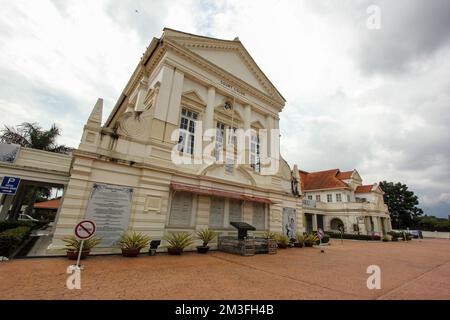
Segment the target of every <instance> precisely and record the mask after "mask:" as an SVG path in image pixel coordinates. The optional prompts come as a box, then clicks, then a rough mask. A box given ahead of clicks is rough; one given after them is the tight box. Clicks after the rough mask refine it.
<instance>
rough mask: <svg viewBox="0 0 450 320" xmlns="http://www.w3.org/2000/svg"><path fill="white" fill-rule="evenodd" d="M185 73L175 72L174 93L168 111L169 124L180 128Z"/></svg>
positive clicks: (171, 95)
mask: <svg viewBox="0 0 450 320" xmlns="http://www.w3.org/2000/svg"><path fill="white" fill-rule="evenodd" d="M183 82H184V73H183V72H181V71H179V70H175V72H174V76H173V85H172V92H171V94H170V101H169V107H168V109H167V122H169V123H171V124H173V125H176V126H178V124H179V123H178V120H179V119H178V118H179V116H180V105H181V95H182V93H183Z"/></svg>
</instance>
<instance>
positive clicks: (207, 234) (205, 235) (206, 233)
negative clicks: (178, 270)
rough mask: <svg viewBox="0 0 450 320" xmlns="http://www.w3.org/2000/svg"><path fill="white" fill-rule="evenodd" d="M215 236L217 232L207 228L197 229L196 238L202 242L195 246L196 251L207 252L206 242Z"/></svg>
mask: <svg viewBox="0 0 450 320" xmlns="http://www.w3.org/2000/svg"><path fill="white" fill-rule="evenodd" d="M216 236H217V233H216V232H215V231H213V230H211V229H208V228H206V229H202V230H199V231H197V238H198V239H200V240H201V241H202V242H203V244H202V245H201V246H197V252H198V253H207V252H208V250H209V247H208V243H210V242H211V241H212V240H213V239H214V238H215V237H216Z"/></svg>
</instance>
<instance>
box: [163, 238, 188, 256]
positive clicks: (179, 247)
mask: <svg viewBox="0 0 450 320" xmlns="http://www.w3.org/2000/svg"><path fill="white" fill-rule="evenodd" d="M164 240H166V241H167V242H168V243H169V245H168V246H167V252H168V253H169V254H170V255H178V256H179V255H181V253H182V252H183V250H184V248H186V247H188V246H190V245H192V244H193V242H194V241H193V240H192V236H191V235H190V234H189V233H186V232H181V233H172V232H171V233H169V234H167V235H165V236H164Z"/></svg>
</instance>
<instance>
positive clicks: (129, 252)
mask: <svg viewBox="0 0 450 320" xmlns="http://www.w3.org/2000/svg"><path fill="white" fill-rule="evenodd" d="M150 240H151V238H150V237H149V236H148V235H145V234H143V233H137V232H126V233H124V234H123V235H122V238H121V239H120V247H121V249H122V255H123V256H124V257H137V256H138V254H139V252H140V251H141V250H142V249H143V248H145V247H146V246H147V245H148V243H149V242H150Z"/></svg>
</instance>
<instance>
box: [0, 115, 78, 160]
mask: <svg viewBox="0 0 450 320" xmlns="http://www.w3.org/2000/svg"><path fill="white" fill-rule="evenodd" d="M60 134H61V130H60V129H59V128H58V127H57V126H56V125H55V124H53V125H52V126H51V128H50V129H48V130H44V129H43V128H42V127H40V126H39V125H38V124H37V123H30V122H24V123H22V124H20V125H18V126H16V127H9V126H5V127H4V128H3V129H2V130H1V131H0V142H2V143H13V144H18V145H20V146H22V147H26V148H32V149H39V150H45V151H50V152H57V153H65V154H67V153H69V152H71V151H72V149H71V148H69V147H67V146H65V145H58V144H57V143H56V138H58V137H59V136H60Z"/></svg>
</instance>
